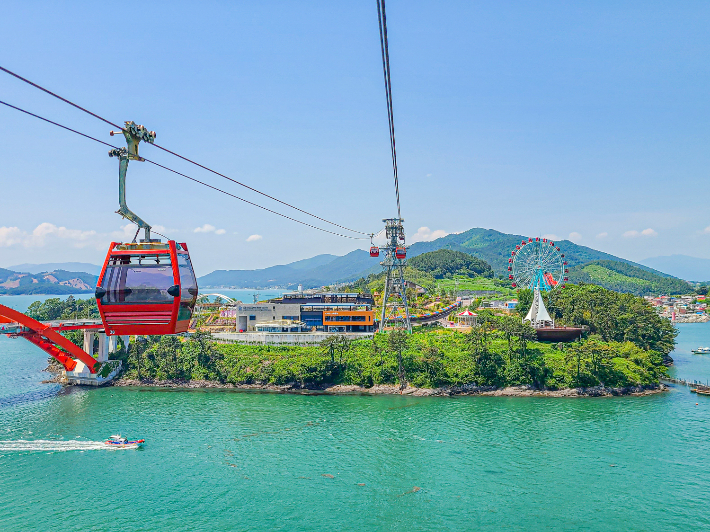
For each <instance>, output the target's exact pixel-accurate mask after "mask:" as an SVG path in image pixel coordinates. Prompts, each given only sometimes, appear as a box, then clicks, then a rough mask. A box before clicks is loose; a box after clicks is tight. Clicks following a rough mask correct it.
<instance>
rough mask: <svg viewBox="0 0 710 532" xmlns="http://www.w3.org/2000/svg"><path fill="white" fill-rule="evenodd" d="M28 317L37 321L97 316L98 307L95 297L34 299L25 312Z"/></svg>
mask: <svg viewBox="0 0 710 532" xmlns="http://www.w3.org/2000/svg"><path fill="white" fill-rule="evenodd" d="M25 314H27V315H28V316H29V317H30V318H34V319H36V320H39V321H50V320H69V319H76V318H98V317H99V308H98V307H97V306H96V299H94V298H93V297H92V298H90V299H74V297H73V296H69V297H68V298H66V299H60V298H58V297H52V298H49V299H45V300H44V301H35V302H34V303H32V304H31V305H30V306H29V307H28V308H27V312H25Z"/></svg>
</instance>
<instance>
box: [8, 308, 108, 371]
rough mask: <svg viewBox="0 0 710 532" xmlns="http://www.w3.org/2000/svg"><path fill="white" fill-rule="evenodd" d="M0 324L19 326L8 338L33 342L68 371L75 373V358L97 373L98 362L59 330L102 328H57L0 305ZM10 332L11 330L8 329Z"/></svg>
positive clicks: (13, 329) (60, 326) (97, 326)
mask: <svg viewBox="0 0 710 532" xmlns="http://www.w3.org/2000/svg"><path fill="white" fill-rule="evenodd" d="M0 324H13V325H14V324H17V326H16V327H13V328H12V331H13V332H11V333H10V332H8V333H6V334H8V336H17V337H21V338H24V339H25V340H27V341H29V342H32V343H33V344H35V345H36V346H37V347H39V348H40V349H42V350H43V351H45V352H46V353H47V354H49V355H50V356H52V357H54V358H55V359H57V361H58V362H59V363H60V364H61V365H62V366H64V369H66V370H67V371H73V370H74V368H76V361H75V360H74V359H75V358H78V359H79V360H81V361H82V362H83V363H84V364H86V366H87V367H88V368H89V371H90V372H91V373H96V366H97V364H98V363H97V362H96V360H95V359H94V357H92V356H91V355H89V354H88V353H87V352H86V351H84V350H83V349H81V348H80V347H77V346H76V345H74V344H73V343H72V342H70V341H69V340H67V339H66V338H64V336H62V335H61V334H59V333H58V332H57V330H71V329H79V328H81V329H87V328H96V329H98V328H99V327H102V326H101V325H96V326H76V327H74V326H70V327H63V326H62V325H61V324H60V325H59V326H58V327H56V330H55V327H53V326H51V325H47V324H45V323H42V322H39V321H37V320H35V319H34V318H30V317H29V316H28V315H26V314H23V313H22V312H18V311H17V310H14V309H11V308H9V307H6V306H5V305H0ZM0 330H5V327H0ZM7 330H9V329H7Z"/></svg>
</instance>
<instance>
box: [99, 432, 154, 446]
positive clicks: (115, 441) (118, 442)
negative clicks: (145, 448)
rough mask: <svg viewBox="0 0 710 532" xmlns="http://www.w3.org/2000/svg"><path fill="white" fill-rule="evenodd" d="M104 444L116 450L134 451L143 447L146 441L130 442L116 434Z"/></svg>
mask: <svg viewBox="0 0 710 532" xmlns="http://www.w3.org/2000/svg"><path fill="white" fill-rule="evenodd" d="M104 443H105V444H106V445H109V446H111V447H114V448H116V449H132V448H136V447H140V446H142V445H143V444H144V443H145V440H129V439H128V438H124V437H123V436H121V435H120V434H114V435H112V436H111V437H110V438H109V439H108V440H106V441H105V442H104Z"/></svg>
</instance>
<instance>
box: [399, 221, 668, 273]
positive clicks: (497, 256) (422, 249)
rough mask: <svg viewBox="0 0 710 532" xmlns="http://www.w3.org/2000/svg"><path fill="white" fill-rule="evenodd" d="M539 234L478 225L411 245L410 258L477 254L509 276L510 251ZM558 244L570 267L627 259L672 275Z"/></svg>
mask: <svg viewBox="0 0 710 532" xmlns="http://www.w3.org/2000/svg"><path fill="white" fill-rule="evenodd" d="M535 236H538V235H527V236H523V235H509V234H506V233H501V232H500V231H495V230H494V229H483V228H480V227H477V228H474V229H469V230H468V231H466V232H464V233H458V234H451V235H447V236H445V237H443V238H438V239H436V240H432V241H431V242H417V243H416V244H413V245H412V247H411V248H409V250H408V256H409V257H410V258H411V257H416V256H417V255H421V254H422V253H427V252H429V251H436V250H437V249H452V250H455V251H463V252H464V253H469V254H471V255H473V256H474V257H478V258H480V259H483V260H485V261H486V262H487V263H488V264H490V265H491V267H492V268H493V271H494V272H495V273H496V275H506V274H507V273H508V272H507V269H508V259H509V258H510V252H511V251H512V250H513V249H515V246H516V245H517V244H520V242H521V241H522V240H523V239H526V240H527V238H528V237H535ZM556 244H558V245H559V246H560V248H561V249H562V252H563V253H564V254H565V258H566V259H567V262H569V265H570V268H572V267H574V266H580V265H582V264H586V263H588V262H592V261H599V260H611V261H618V262H625V263H627V264H631V265H633V266H636V267H637V268H640V269H643V270H646V271H649V272H653V273H655V274H656V275H660V276H662V277H664V276H665V277H670V275H666V274H664V273H661V272H658V271H656V270H654V269H652V268H649V267H647V266H642V265H640V264H636V263H634V262H631V261H629V260H626V259H622V258H619V257H615V256H614V255H610V254H609V253H604V252H603V251H597V250H596V249H592V248H588V247H586V246H580V245H578V244H575V243H574V242H570V241H569V240H559V241H557V242H556Z"/></svg>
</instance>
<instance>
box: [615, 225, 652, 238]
mask: <svg viewBox="0 0 710 532" xmlns="http://www.w3.org/2000/svg"><path fill="white" fill-rule="evenodd" d="M621 236H623V237H624V238H636V237H639V236H658V233H657V232H656V231H654V230H653V229H651V228H650V227H649V228H648V229H644V230H643V231H636V230H635V229H631V230H630V231H626V232H625V233H624V234H623V235H621Z"/></svg>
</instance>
